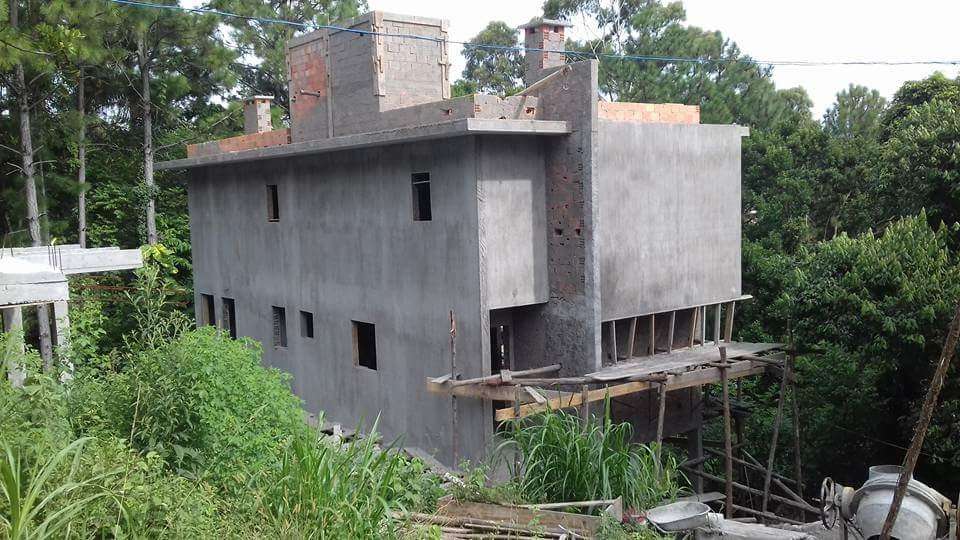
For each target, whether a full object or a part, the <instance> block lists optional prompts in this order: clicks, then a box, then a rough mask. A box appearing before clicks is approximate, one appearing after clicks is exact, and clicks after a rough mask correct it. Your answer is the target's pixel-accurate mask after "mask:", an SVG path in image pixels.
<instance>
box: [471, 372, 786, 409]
mask: <svg viewBox="0 0 960 540" xmlns="http://www.w3.org/2000/svg"><path fill="white" fill-rule="evenodd" d="M766 369H767V366H766V364H762V363H759V362H756V363H755V362H752V361H750V360H744V361H742V362H735V363H732V364H729V367H728V368H727V376H728V378H730V379H735V378H738V377H748V376H750V375H757V374H760V373H763V372H764V371H766ZM719 380H720V369H719V368H715V367H714V368H704V369H696V370H693V371H687V372H685V373H682V374H679V375H671V376H670V378H669V379H668V381H667V391H668V392H669V391H672V390H681V389H684V388H692V387H695V386H703V385H704V384H713V383H716V382H718V381H719ZM655 384H658V383H656V382H651V381H635V382H629V383H624V384H618V385H615V386H610V387H608V388H599V389H596V390H591V391H590V392H588V393H587V399H588V400H589V401H600V400H603V399H606V397H607V394H609V395H610V397H611V398H615V397H619V396H626V395H629V394H635V393H637V392H643V391H645V390H649V389H651V388H652V387H653V385H655ZM486 388H496V387H486ZM459 389H460V388H458V389H457V390H459ZM559 394H561V395H559V396H556V397H551V398H550V399H549V400H548V401H547V402H546V403H527V404H525V405H522V406H521V407H520V411H519V416H520V417H524V416H530V415H531V414H536V413H538V412H543V411H549V410H558V409H566V408H570V407H578V406H580V404H581V403H582V399H583V394H582V393H579V392H574V393H571V392H559ZM487 399H491V398H487ZM501 401H513V397H512V396H511V397H510V398H509V399H507V400H501ZM511 418H517V415H516V413H515V412H514V410H513V407H510V408H505V409H497V411H496V415H495V419H496V420H497V421H502V420H509V419H511Z"/></svg>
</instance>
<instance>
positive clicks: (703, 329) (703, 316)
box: [700, 306, 707, 347]
mask: <svg viewBox="0 0 960 540" xmlns="http://www.w3.org/2000/svg"><path fill="white" fill-rule="evenodd" d="M700 312H701V313H700V346H701V347H702V346H704V345H706V344H707V306H702V307H701V308H700Z"/></svg>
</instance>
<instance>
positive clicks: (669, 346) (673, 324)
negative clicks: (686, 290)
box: [667, 311, 677, 353]
mask: <svg viewBox="0 0 960 540" xmlns="http://www.w3.org/2000/svg"><path fill="white" fill-rule="evenodd" d="M676 325H677V312H676V311H671V312H670V327H669V330H668V331H667V352H668V353H671V352H673V331H674V328H675V327H676Z"/></svg>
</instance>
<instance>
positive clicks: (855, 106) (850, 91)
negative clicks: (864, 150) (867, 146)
mask: <svg viewBox="0 0 960 540" xmlns="http://www.w3.org/2000/svg"><path fill="white" fill-rule="evenodd" d="M886 106H887V100H886V99H884V97H883V96H881V95H880V92H878V91H876V90H871V89H869V88H867V87H866V86H860V85H856V84H851V85H850V87H849V88H847V89H846V90H841V91H840V92H838V93H837V101H836V102H835V103H834V104H833V105H831V106H830V108H829V109H827V112H826V114H824V116H823V127H824V129H825V130H826V131H827V133H829V134H830V135H834V136H837V137H847V138H854V137H869V138H874V137H876V136H877V133H878V131H879V129H880V115H881V114H883V110H884V108H885V107H886Z"/></svg>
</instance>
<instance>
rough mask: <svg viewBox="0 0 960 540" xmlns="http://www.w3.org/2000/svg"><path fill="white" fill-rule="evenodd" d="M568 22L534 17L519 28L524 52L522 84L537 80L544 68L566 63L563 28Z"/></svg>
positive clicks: (568, 24) (528, 84) (529, 83)
mask: <svg viewBox="0 0 960 540" xmlns="http://www.w3.org/2000/svg"><path fill="white" fill-rule="evenodd" d="M568 26H570V23H568V22H565V21H558V20H553V19H543V18H536V19H533V20H532V21H530V22H528V23H527V24H524V25H522V26H521V27H520V28H521V29H522V30H523V46H524V47H525V48H526V49H527V51H526V53H525V54H524V66H523V84H524V85H526V86H530V85H531V84H533V83H535V82H537V81H538V80H539V79H540V78H541V75H540V73H541V72H542V71H543V70H544V69H548V68H553V67H559V66H562V65H563V64H565V63H566V61H567V60H566V55H565V54H563V53H562V52H557V51H563V50H565V49H564V36H563V34H564V29H565V28H566V27H568Z"/></svg>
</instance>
